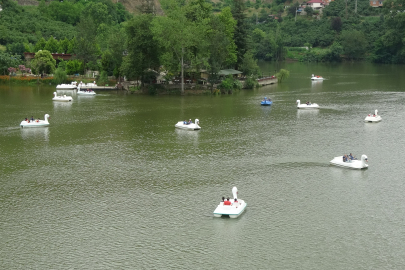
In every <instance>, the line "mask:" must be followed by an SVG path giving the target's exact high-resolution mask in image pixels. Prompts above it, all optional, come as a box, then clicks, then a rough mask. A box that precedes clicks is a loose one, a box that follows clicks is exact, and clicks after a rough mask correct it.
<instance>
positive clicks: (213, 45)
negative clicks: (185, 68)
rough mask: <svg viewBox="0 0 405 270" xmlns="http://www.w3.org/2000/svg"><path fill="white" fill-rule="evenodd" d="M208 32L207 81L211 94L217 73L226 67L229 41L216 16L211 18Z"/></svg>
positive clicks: (224, 27) (224, 28) (216, 79)
mask: <svg viewBox="0 0 405 270" xmlns="http://www.w3.org/2000/svg"><path fill="white" fill-rule="evenodd" d="M210 26H211V27H210V28H211V29H210V31H209V33H208V36H207V40H208V41H209V45H208V51H209V54H210V55H209V58H208V65H207V70H208V74H209V77H208V81H209V83H210V84H211V92H212V90H213V87H214V84H215V83H216V82H217V81H218V79H219V75H218V73H219V71H220V70H221V69H222V68H223V67H224V66H225V65H226V62H227V58H228V54H229V51H228V48H229V47H228V46H229V44H230V42H231V41H230V40H229V39H228V36H227V34H226V26H225V25H224V24H223V23H222V21H221V19H220V18H219V17H218V16H213V17H212V19H211V22H210Z"/></svg>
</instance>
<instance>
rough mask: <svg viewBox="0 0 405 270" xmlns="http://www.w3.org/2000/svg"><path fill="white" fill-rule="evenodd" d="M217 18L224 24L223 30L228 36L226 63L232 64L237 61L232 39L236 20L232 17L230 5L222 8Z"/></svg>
mask: <svg viewBox="0 0 405 270" xmlns="http://www.w3.org/2000/svg"><path fill="white" fill-rule="evenodd" d="M218 18H219V19H220V20H221V22H222V24H223V25H224V27H225V29H224V31H225V34H226V37H227V38H228V45H227V57H226V65H227V66H232V65H234V64H235V63H236V61H237V52H236V50H237V48H236V44H235V40H234V35H235V27H236V20H235V19H234V18H233V17H232V12H231V8H230V7H226V8H224V9H222V11H221V13H220V14H219V15H218Z"/></svg>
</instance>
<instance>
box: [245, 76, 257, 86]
mask: <svg viewBox="0 0 405 270" xmlns="http://www.w3.org/2000/svg"><path fill="white" fill-rule="evenodd" d="M256 87H259V83H258V82H257V80H256V79H255V78H254V77H252V76H250V77H248V78H247V79H246V80H245V82H244V84H243V88H245V89H253V88H256Z"/></svg>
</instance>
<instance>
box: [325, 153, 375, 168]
mask: <svg viewBox="0 0 405 270" xmlns="http://www.w3.org/2000/svg"><path fill="white" fill-rule="evenodd" d="M367 161H368V160H367V156H366V155H362V156H361V159H360V160H357V159H354V160H353V159H349V160H348V161H343V156H338V157H335V158H334V159H332V160H331V161H330V164H331V165H335V166H338V167H344V168H349V169H359V170H361V169H367V168H368V164H367Z"/></svg>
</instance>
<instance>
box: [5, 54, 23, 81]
mask: <svg viewBox="0 0 405 270" xmlns="http://www.w3.org/2000/svg"><path fill="white" fill-rule="evenodd" d="M21 62H22V61H21V56H20V55H16V54H14V55H12V54H10V53H8V52H3V51H1V50H0V74H3V75H5V74H6V73H7V69H8V68H9V67H17V66H18V65H19V64H21Z"/></svg>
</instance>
